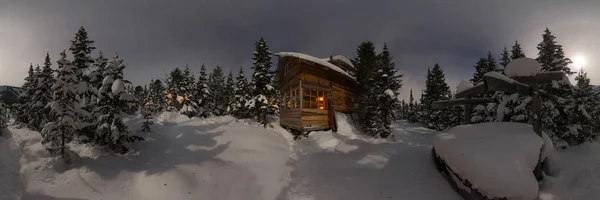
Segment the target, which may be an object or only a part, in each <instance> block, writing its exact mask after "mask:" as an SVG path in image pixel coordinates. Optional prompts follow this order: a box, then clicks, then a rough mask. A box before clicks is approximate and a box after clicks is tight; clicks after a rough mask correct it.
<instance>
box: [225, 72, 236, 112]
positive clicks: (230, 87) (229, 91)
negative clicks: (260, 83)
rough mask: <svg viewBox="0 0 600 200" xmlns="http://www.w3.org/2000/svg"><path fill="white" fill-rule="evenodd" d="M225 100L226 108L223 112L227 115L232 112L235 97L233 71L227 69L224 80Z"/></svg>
mask: <svg viewBox="0 0 600 200" xmlns="http://www.w3.org/2000/svg"><path fill="white" fill-rule="evenodd" d="M223 92H224V93H225V94H224V95H223V96H225V102H227V108H226V109H225V113H226V114H228V115H231V114H233V109H234V108H233V107H234V105H233V100H234V97H235V82H233V73H232V72H231V70H229V74H228V75H227V80H226V81H225V91H223Z"/></svg>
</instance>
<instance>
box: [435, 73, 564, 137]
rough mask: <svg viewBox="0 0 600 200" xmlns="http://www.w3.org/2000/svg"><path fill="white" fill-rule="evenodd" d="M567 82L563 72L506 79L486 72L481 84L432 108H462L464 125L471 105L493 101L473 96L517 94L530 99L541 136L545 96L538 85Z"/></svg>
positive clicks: (469, 117)
mask: <svg viewBox="0 0 600 200" xmlns="http://www.w3.org/2000/svg"><path fill="white" fill-rule="evenodd" d="M561 80H567V81H568V78H567V76H566V75H565V73H564V72H560V71H558V72H540V73H537V74H536V75H534V76H516V77H507V76H505V75H503V74H500V73H498V72H488V73H486V74H485V75H484V77H483V82H482V83H479V84H477V85H475V86H473V87H470V88H468V89H465V90H463V91H460V92H458V93H456V99H452V100H444V101H436V102H434V103H433V107H434V108H443V107H449V106H464V107H465V109H464V116H463V117H464V120H463V123H464V124H470V123H471V112H472V105H477V104H482V103H491V102H494V99H490V98H472V97H473V96H475V95H480V94H486V93H488V92H494V91H501V92H507V93H518V94H521V95H528V96H531V97H532V101H531V103H532V113H533V119H534V120H533V129H534V131H535V132H536V133H537V134H538V135H540V136H541V133H542V131H541V118H540V117H539V116H540V113H541V111H542V101H541V99H540V95H546V94H545V93H544V92H543V91H540V90H539V85H540V84H548V83H552V81H561Z"/></svg>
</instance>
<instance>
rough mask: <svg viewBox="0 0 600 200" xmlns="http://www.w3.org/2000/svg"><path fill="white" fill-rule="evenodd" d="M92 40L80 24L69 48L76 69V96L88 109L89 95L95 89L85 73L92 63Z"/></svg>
mask: <svg viewBox="0 0 600 200" xmlns="http://www.w3.org/2000/svg"><path fill="white" fill-rule="evenodd" d="M92 44H94V41H93V40H90V39H89V38H88V34H87V31H86V30H85V28H84V27H83V26H82V27H80V28H79V30H78V31H77V33H76V34H75V39H74V40H71V47H70V48H69V50H70V51H71V53H72V54H73V62H72V63H73V65H74V66H75V68H76V70H77V79H78V81H79V84H80V86H79V88H78V96H79V98H80V99H81V100H82V102H80V103H81V104H82V105H83V106H84V108H85V109H86V110H88V111H90V110H91V109H93V107H90V108H87V106H88V104H90V103H92V102H91V97H92V96H94V95H95V94H96V91H95V90H94V88H93V87H91V86H92V85H91V83H90V81H91V77H88V76H86V75H88V74H86V71H88V73H89V70H90V67H91V66H92V65H93V64H94V59H93V58H92V57H91V56H90V55H91V53H92V51H93V50H94V49H96V47H93V46H92Z"/></svg>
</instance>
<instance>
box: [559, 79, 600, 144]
mask: <svg viewBox="0 0 600 200" xmlns="http://www.w3.org/2000/svg"><path fill="white" fill-rule="evenodd" d="M575 80H576V81H577V87H574V90H573V99H572V105H571V106H569V109H570V111H569V112H568V114H570V117H569V118H568V120H569V121H570V123H569V125H568V130H569V134H568V136H567V137H565V138H564V139H565V140H566V141H567V143H569V144H570V145H578V144H581V143H583V142H588V141H593V140H594V139H595V138H596V137H597V136H598V132H596V131H597V130H598V126H600V125H598V123H596V122H597V120H598V116H594V115H593V112H592V111H593V110H596V109H598V107H599V105H600V98H599V97H600V96H599V95H598V94H597V93H595V92H594V91H593V88H592V86H591V85H590V79H589V78H588V76H587V72H585V71H584V70H583V69H581V70H580V71H579V73H578V74H577V77H575Z"/></svg>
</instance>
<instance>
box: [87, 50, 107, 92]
mask: <svg viewBox="0 0 600 200" xmlns="http://www.w3.org/2000/svg"><path fill="white" fill-rule="evenodd" d="M107 64H108V59H107V58H105V57H104V55H102V51H100V52H99V54H98V57H97V58H96V60H95V62H94V64H93V66H94V67H93V68H92V69H91V70H90V71H91V72H92V73H91V74H90V75H89V76H90V85H91V86H92V87H93V88H94V89H96V90H98V89H100V87H102V80H103V79H104V69H105V68H106V65H107ZM92 102H95V101H94V98H92Z"/></svg>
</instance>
